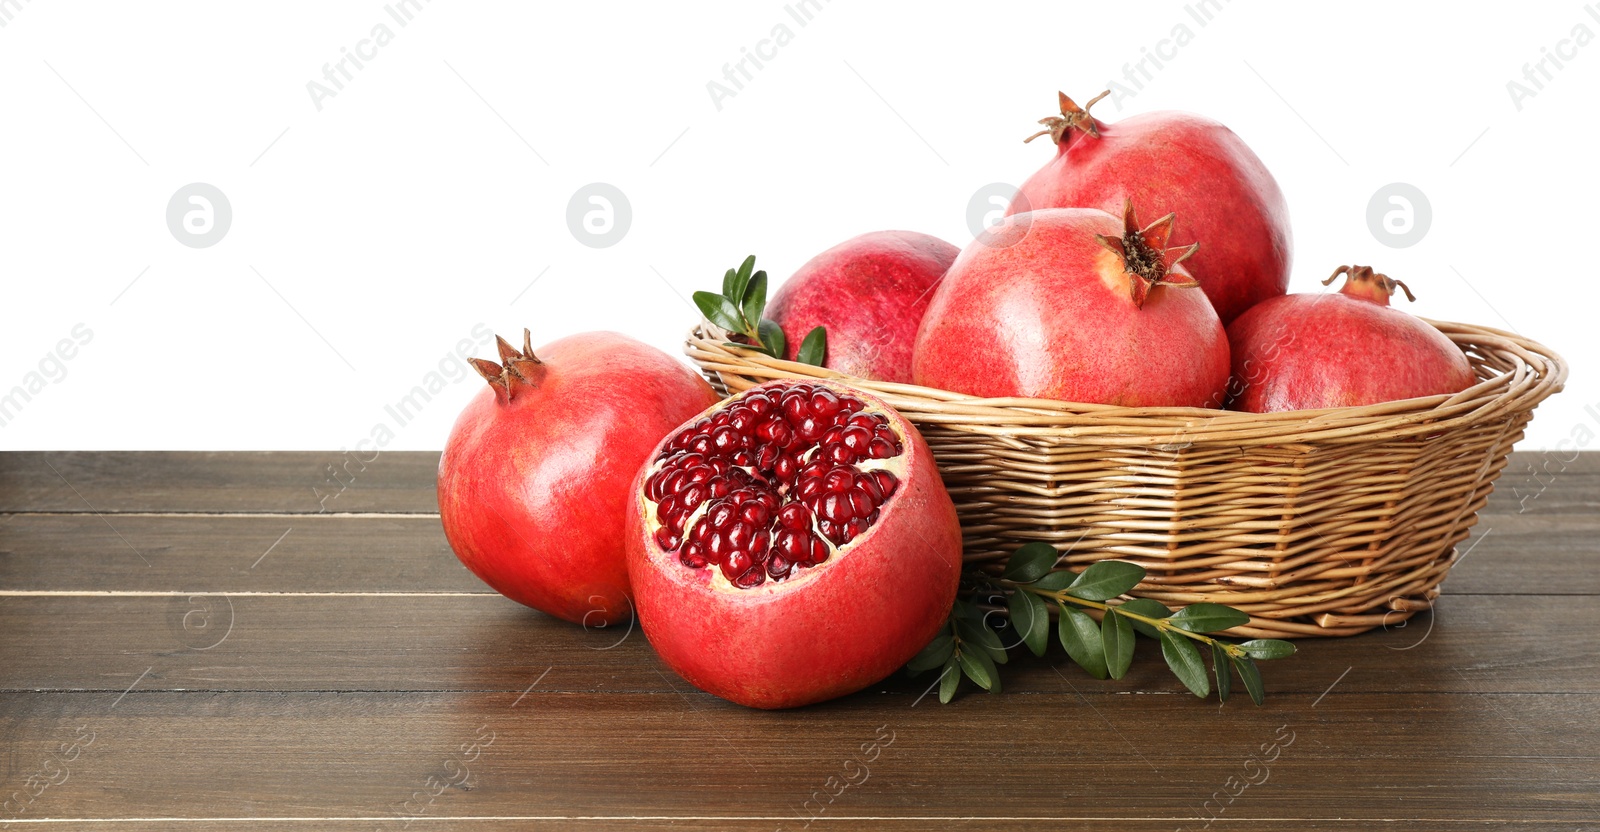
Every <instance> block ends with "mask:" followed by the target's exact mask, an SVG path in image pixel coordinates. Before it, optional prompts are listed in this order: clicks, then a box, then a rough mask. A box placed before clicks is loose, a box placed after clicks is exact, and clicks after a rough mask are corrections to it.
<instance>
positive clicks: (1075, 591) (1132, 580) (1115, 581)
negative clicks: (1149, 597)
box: [1067, 560, 1144, 601]
mask: <svg viewBox="0 0 1600 832" xmlns="http://www.w3.org/2000/svg"><path fill="white" fill-rule="evenodd" d="M1142 580H1144V567H1143V566H1140V565H1138V564H1136V563H1129V562H1127V561H1125V560H1103V561H1100V562H1099V563H1095V564H1090V566H1089V568H1088V569H1085V570H1083V571H1082V572H1081V573H1079V574H1078V578H1077V580H1075V581H1073V582H1072V584H1071V585H1069V586H1068V587H1067V594H1068V595H1071V596H1072V597H1074V598H1082V599H1083V600H1085V601H1105V600H1108V599H1111V598H1115V597H1117V596H1118V595H1121V594H1122V593H1124V592H1127V591H1128V590H1130V589H1133V588H1134V587H1135V586H1137V585H1138V584H1139V582H1140V581H1142Z"/></svg>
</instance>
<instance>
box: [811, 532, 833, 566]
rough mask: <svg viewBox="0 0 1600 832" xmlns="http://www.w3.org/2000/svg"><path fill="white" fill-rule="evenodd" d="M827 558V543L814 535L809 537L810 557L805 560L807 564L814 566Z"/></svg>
mask: <svg viewBox="0 0 1600 832" xmlns="http://www.w3.org/2000/svg"><path fill="white" fill-rule="evenodd" d="M827 560H828V544H826V543H823V542H822V540H821V539H819V538H817V537H816V536H815V535H812V537H811V557H810V558H809V559H807V560H806V565H807V566H816V565H817V564H819V563H824V562H826V561H827Z"/></svg>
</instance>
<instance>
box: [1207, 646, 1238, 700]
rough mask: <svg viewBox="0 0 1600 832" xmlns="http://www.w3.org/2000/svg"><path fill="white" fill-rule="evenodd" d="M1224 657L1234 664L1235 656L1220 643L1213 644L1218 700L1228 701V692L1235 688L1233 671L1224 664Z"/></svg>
mask: <svg viewBox="0 0 1600 832" xmlns="http://www.w3.org/2000/svg"><path fill="white" fill-rule="evenodd" d="M1224 659H1226V660H1227V661H1228V663H1229V664H1232V661H1233V657H1232V656H1228V654H1227V652H1225V651H1224V650H1223V649H1222V648H1221V647H1220V646H1218V645H1215V644H1213V645H1211V669H1212V670H1213V671H1215V675H1216V677H1217V701H1219V702H1226V701H1228V694H1229V693H1230V692H1231V691H1232V690H1233V671H1232V670H1230V669H1229V668H1228V667H1227V666H1225V665H1224V664H1223V661H1224Z"/></svg>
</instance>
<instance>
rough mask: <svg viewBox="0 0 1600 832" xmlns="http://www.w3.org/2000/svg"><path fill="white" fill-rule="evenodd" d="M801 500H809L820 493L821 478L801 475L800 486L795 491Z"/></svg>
mask: <svg viewBox="0 0 1600 832" xmlns="http://www.w3.org/2000/svg"><path fill="white" fill-rule="evenodd" d="M795 493H797V494H798V495H799V496H800V499H801V500H810V499H811V498H813V497H815V496H817V495H818V494H821V493H822V480H821V478H818V477H802V478H801V479H800V487H799V488H798V489H796V492H795Z"/></svg>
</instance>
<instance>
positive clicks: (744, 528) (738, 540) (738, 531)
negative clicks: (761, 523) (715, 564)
mask: <svg viewBox="0 0 1600 832" xmlns="http://www.w3.org/2000/svg"><path fill="white" fill-rule="evenodd" d="M726 536H727V538H728V543H729V544H730V545H732V546H736V547H738V548H739V549H747V548H749V546H750V538H752V537H754V536H755V529H754V528H752V527H751V526H750V524H748V523H734V524H733V525H732V526H731V527H729V528H728V531H727V534H726Z"/></svg>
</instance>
